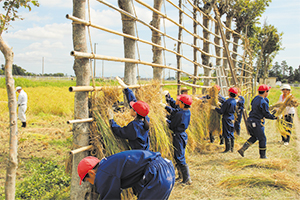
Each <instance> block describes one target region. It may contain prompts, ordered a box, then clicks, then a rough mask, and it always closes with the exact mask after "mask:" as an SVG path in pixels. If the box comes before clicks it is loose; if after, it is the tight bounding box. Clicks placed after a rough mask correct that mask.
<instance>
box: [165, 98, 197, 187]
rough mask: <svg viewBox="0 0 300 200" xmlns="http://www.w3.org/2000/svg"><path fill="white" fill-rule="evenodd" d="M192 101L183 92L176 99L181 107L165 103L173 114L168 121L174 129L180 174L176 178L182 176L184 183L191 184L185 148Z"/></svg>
mask: <svg viewBox="0 0 300 200" xmlns="http://www.w3.org/2000/svg"><path fill="white" fill-rule="evenodd" d="M192 102H193V101H192V97H191V96H190V95H187V94H182V95H179V96H178V97H177V101H176V104H177V105H178V106H179V109H178V108H172V107H170V106H165V105H164V107H165V109H166V110H167V112H168V113H170V115H171V117H170V118H169V119H168V120H167V123H168V125H169V128H170V129H171V130H172V131H173V146H174V159H175V162H176V168H177V169H178V174H179V178H178V179H176V180H180V179H181V178H182V182H181V183H183V184H191V182H192V181H191V177H190V173H189V167H188V165H187V163H186V160H185V148H186V145H187V140H188V135H187V134H186V132H185V130H186V129H187V128H188V126H189V124H190V119H191V111H190V110H189V108H190V106H191V105H192ZM181 174H182V177H181Z"/></svg>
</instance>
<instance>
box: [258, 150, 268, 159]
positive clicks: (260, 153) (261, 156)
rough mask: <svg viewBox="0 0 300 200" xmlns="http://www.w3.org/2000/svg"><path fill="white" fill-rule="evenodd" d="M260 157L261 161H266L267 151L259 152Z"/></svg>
mask: <svg viewBox="0 0 300 200" xmlns="http://www.w3.org/2000/svg"><path fill="white" fill-rule="evenodd" d="M259 155H260V158H261V159H266V158H267V156H266V150H259Z"/></svg>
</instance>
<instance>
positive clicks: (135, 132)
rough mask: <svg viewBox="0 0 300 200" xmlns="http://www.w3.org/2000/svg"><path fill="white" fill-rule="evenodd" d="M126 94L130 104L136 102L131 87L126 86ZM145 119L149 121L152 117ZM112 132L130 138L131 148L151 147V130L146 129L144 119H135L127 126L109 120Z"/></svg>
mask: <svg viewBox="0 0 300 200" xmlns="http://www.w3.org/2000/svg"><path fill="white" fill-rule="evenodd" d="M124 91H125V95H126V97H127V101H128V104H129V103H130V102H131V101H134V102H136V98H135V96H134V93H133V92H132V90H130V89H129V88H126V89H125V90H124ZM145 119H146V120H147V121H148V122H149V121H150V118H149V117H148V116H146V117H145ZM109 122H110V126H111V129H112V132H113V133H114V134H115V135H116V136H118V137H120V138H123V139H128V142H129V145H130V147H131V149H142V150H149V148H150V138H149V135H148V133H149V130H145V129H144V121H143V120H133V121H131V122H130V123H129V124H128V125H127V126H124V127H121V126H119V125H118V124H117V123H116V122H115V121H114V120H113V119H112V120H109Z"/></svg>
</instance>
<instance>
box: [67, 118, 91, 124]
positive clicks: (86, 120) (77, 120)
mask: <svg viewBox="0 0 300 200" xmlns="http://www.w3.org/2000/svg"><path fill="white" fill-rule="evenodd" d="M92 121H94V118H88V119H74V120H68V121H67V123H68V124H74V123H84V122H92Z"/></svg>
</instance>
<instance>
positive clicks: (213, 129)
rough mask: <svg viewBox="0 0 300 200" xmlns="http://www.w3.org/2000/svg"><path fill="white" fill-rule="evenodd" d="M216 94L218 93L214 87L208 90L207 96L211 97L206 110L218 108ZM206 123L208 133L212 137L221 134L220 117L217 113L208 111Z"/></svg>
mask: <svg viewBox="0 0 300 200" xmlns="http://www.w3.org/2000/svg"><path fill="white" fill-rule="evenodd" d="M218 93H219V91H218V89H217V88H216V87H215V86H213V87H211V88H209V89H208V94H209V96H210V97H211V98H210V99H209V100H208V105H207V107H208V109H210V107H211V106H218V103H219V100H218ZM207 123H208V131H209V132H210V133H212V134H213V135H214V136H219V135H220V134H221V115H219V114H218V113H217V111H215V110H212V109H210V112H209V114H208V122H207ZM207 134H208V133H207Z"/></svg>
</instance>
